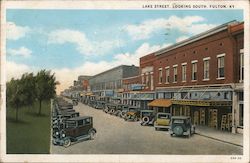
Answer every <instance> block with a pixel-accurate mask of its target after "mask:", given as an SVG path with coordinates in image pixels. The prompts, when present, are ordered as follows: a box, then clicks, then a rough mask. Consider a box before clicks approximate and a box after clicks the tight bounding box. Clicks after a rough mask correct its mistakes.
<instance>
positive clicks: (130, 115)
mask: <svg viewBox="0 0 250 163" xmlns="http://www.w3.org/2000/svg"><path fill="white" fill-rule="evenodd" d="M139 117H140V108H138V107H135V106H129V107H128V111H127V112H126V115H125V116H124V120H125V121H138V120H139Z"/></svg>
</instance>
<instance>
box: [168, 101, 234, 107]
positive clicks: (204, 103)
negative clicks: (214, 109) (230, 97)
mask: <svg viewBox="0 0 250 163" xmlns="http://www.w3.org/2000/svg"><path fill="white" fill-rule="evenodd" d="M172 103H173V104H177V105H191V106H232V101H211V100H172Z"/></svg>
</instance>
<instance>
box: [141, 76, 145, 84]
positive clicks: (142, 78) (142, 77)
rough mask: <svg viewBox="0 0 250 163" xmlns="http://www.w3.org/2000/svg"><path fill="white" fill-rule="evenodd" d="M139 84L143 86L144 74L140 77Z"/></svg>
mask: <svg viewBox="0 0 250 163" xmlns="http://www.w3.org/2000/svg"><path fill="white" fill-rule="evenodd" d="M141 83H142V84H144V74H142V75H141Z"/></svg>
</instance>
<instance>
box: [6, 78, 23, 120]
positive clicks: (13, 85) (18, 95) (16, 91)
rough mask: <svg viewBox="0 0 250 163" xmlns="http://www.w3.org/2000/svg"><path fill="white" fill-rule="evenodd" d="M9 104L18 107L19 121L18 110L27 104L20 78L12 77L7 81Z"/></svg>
mask: <svg viewBox="0 0 250 163" xmlns="http://www.w3.org/2000/svg"><path fill="white" fill-rule="evenodd" d="M6 96H7V106H9V107H13V108H15V109H16V121H18V111H19V109H20V107H22V106H24V105H25V95H24V87H23V85H22V83H21V82H20V80H19V79H16V80H15V79H13V78H12V79H11V81H10V82H8V83H7V92H6Z"/></svg>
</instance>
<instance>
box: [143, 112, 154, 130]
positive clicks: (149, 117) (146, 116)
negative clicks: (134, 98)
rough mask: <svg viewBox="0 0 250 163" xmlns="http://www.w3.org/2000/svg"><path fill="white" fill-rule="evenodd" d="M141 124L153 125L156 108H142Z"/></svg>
mask: <svg viewBox="0 0 250 163" xmlns="http://www.w3.org/2000/svg"><path fill="white" fill-rule="evenodd" d="M140 119H141V125H142V126H146V125H153V124H154V121H155V112H154V110H141V117H140Z"/></svg>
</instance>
